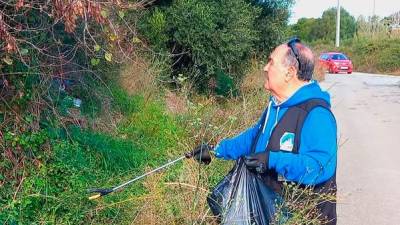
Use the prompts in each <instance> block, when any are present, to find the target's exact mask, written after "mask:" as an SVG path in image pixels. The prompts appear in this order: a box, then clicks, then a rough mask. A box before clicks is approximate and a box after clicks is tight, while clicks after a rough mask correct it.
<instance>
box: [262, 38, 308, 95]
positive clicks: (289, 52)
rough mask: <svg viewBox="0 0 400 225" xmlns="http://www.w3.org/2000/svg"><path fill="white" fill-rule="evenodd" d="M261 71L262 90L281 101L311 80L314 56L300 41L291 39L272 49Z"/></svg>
mask: <svg viewBox="0 0 400 225" xmlns="http://www.w3.org/2000/svg"><path fill="white" fill-rule="evenodd" d="M263 70H264V73H265V81H264V88H265V89H266V90H269V91H271V92H272V94H273V95H274V96H275V97H277V98H278V100H280V101H282V100H285V98H286V97H289V95H291V94H292V92H294V91H296V90H297V89H298V88H299V87H301V86H302V85H304V84H305V83H306V82H308V81H310V80H311V78H312V74H313V71H314V55H313V53H312V51H311V50H310V49H309V48H308V47H307V46H305V45H303V44H302V43H300V40H298V39H292V40H291V41H289V42H288V43H284V44H281V45H279V46H278V47H276V48H275V49H274V51H273V52H272V53H271V55H270V56H269V58H268V62H267V65H265V66H264V69H263Z"/></svg>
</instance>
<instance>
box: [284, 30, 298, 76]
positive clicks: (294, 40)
mask: <svg viewBox="0 0 400 225" xmlns="http://www.w3.org/2000/svg"><path fill="white" fill-rule="evenodd" d="M297 43H301V41H300V39H299V38H297V37H294V38H292V39H290V40H289V41H288V43H287V45H288V46H289V48H290V49H291V50H292V52H293V54H294V56H295V57H296V59H297V62H298V63H299V71H301V63H300V59H299V51H298V49H297V48H296V44H297Z"/></svg>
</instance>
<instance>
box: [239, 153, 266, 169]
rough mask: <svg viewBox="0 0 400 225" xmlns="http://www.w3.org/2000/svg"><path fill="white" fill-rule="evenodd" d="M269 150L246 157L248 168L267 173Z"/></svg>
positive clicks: (245, 161)
mask: <svg viewBox="0 0 400 225" xmlns="http://www.w3.org/2000/svg"><path fill="white" fill-rule="evenodd" d="M268 158H269V152H267V151H264V152H258V153H254V154H251V155H249V156H245V157H244V163H245V164H246V166H247V169H249V170H251V171H256V172H257V173H265V172H266V171H267V169H268Z"/></svg>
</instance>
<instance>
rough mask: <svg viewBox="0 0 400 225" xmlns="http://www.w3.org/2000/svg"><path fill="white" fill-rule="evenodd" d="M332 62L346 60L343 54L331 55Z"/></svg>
mask: <svg viewBox="0 0 400 225" xmlns="http://www.w3.org/2000/svg"><path fill="white" fill-rule="evenodd" d="M332 59H333V60H346V59H347V57H346V56H345V55H343V54H334V55H332Z"/></svg>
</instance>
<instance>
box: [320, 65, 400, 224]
mask: <svg viewBox="0 0 400 225" xmlns="http://www.w3.org/2000/svg"><path fill="white" fill-rule="evenodd" d="M321 85H322V86H323V87H324V88H325V89H329V92H330V93H331V97H332V107H333V112H334V114H335V116H336V119H337V123H338V138H339V144H340V145H341V147H340V148H339V152H338V154H339V157H338V171H337V183H338V207H337V209H338V224H339V225H365V224H374V225H378V224H379V225H386V224H393V225H398V224H400V147H399V145H400V76H387V75H375V74H362V73H353V74H351V75H347V74H329V75H327V77H326V80H325V81H324V82H322V83H321Z"/></svg>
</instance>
